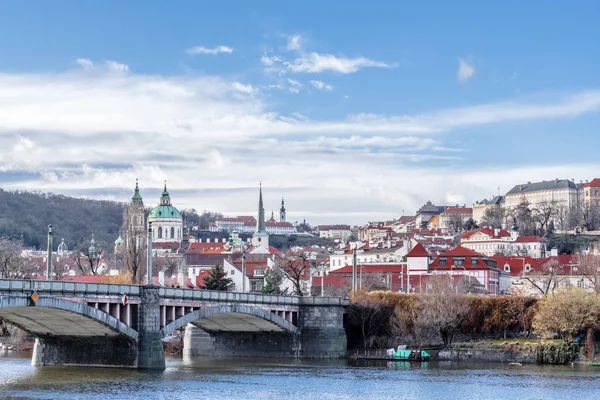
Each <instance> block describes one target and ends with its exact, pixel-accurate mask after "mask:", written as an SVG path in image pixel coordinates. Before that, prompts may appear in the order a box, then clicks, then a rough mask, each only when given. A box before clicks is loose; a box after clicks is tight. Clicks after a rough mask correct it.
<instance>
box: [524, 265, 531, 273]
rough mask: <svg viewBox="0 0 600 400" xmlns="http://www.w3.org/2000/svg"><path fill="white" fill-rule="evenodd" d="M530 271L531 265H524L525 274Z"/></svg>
mask: <svg viewBox="0 0 600 400" xmlns="http://www.w3.org/2000/svg"><path fill="white" fill-rule="evenodd" d="M529 271H531V265H529V264H525V272H529Z"/></svg>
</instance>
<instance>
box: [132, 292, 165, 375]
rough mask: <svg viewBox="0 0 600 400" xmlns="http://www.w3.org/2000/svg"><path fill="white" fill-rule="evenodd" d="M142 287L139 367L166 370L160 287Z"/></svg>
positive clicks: (139, 318) (139, 315)
mask: <svg viewBox="0 0 600 400" xmlns="http://www.w3.org/2000/svg"><path fill="white" fill-rule="evenodd" d="M140 289H141V293H140V296H141V298H142V302H141V304H140V307H139V313H138V332H139V337H138V354H137V359H138V361H137V367H138V368H139V369H155V370H164V369H165V368H166V366H165V352H164V350H163V345H162V338H163V337H162V333H161V332H160V296H159V287H154V286H143V287H141V288H140Z"/></svg>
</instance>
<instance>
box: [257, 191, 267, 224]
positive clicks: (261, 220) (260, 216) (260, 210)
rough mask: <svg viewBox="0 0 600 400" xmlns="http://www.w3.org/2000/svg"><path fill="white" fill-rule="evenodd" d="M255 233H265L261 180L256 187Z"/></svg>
mask: <svg viewBox="0 0 600 400" xmlns="http://www.w3.org/2000/svg"><path fill="white" fill-rule="evenodd" d="M256 233H266V229H265V209H264V207H263V198H262V182H261V183H260V186H259V189H258V221H257V222H256Z"/></svg>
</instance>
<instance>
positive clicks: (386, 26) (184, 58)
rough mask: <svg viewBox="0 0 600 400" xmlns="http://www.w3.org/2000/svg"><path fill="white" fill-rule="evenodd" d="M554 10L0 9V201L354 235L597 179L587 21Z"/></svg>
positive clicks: (102, 5)
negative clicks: (142, 197)
mask: <svg viewBox="0 0 600 400" xmlns="http://www.w3.org/2000/svg"><path fill="white" fill-rule="evenodd" d="M523 3H525V4H523ZM566 4H567V3H561V4H559V2H546V1H528V2H517V1H506V2H497V3H494V4H484V3H483V2H476V1H453V2H435V3H434V2H399V1H381V2H358V1H349V2H343V3H342V2H322V1H319V2H317V1H304V2H298V4H294V3H292V2H281V1H261V2H246V1H239V2H219V3H217V2H196V1H182V2H177V5H176V6H174V5H173V3H167V2H158V1H156V2H154V1H153V2H142V1H128V2H112V1H104V2H92V1H54V2H43V1H38V2H35V1H31V2H18V1H0V145H1V146H0V149H1V150H0V185H1V186H2V187H4V188H6V189H36V190H43V191H53V192H59V193H66V194H73V195H77V196H92V197H99V198H110V199H115V200H125V199H126V198H127V197H128V196H129V192H130V191H131V187H132V186H133V182H134V181H135V178H136V177H138V178H139V179H140V184H141V186H142V188H143V189H142V194H144V193H146V196H147V197H146V199H147V202H148V203H149V204H153V203H154V202H155V200H156V201H157V199H158V197H157V196H158V193H159V190H160V187H161V182H162V181H163V179H167V180H168V181H169V186H170V188H171V190H170V191H171V192H172V194H173V202H174V204H175V205H176V206H179V207H195V208H197V209H212V210H217V211H222V212H224V213H226V214H237V213H247V212H253V210H254V209H255V202H256V199H255V192H256V186H257V183H258V181H261V180H262V181H263V182H264V186H265V196H266V200H267V204H266V207H267V209H269V208H274V209H276V208H277V199H278V198H279V197H280V195H281V194H285V195H286V199H288V200H287V201H288V203H289V205H288V208H289V209H290V216H291V218H292V219H299V220H300V219H304V218H306V219H307V220H308V221H309V222H310V221H312V222H315V223H325V222H342V221H346V222H351V223H363V222H365V221H366V220H373V219H385V218H392V217H397V216H399V215H400V213H401V212H402V210H405V211H406V212H410V213H412V212H414V211H415V209H416V208H418V207H419V206H420V205H421V204H422V202H424V201H426V200H428V199H431V200H432V201H435V202H438V203H447V204H454V203H460V204H471V203H473V202H474V201H475V200H480V199H482V198H483V197H489V196H490V195H492V194H495V193H497V191H498V187H500V191H501V192H506V191H508V190H510V188H511V187H512V186H514V185H516V184H519V183H521V182H525V181H534V180H543V179H553V178H555V177H560V178H574V179H576V180H585V179H592V178H594V177H595V176H598V173H597V172H596V171H598V165H599V164H600V163H599V162H598V156H597V148H598V144H600V138H599V136H598V126H599V125H600V124H599V122H600V118H599V111H600V84H599V83H600V82H599V75H598V65H599V62H600V46H599V45H598V40H597V38H598V37H600V24H598V23H597V21H598V19H599V17H600V3H598V2H597V1H575V2H570V3H569V5H568V6H567V5H566ZM178 194H179V197H178ZM271 203H272V204H271Z"/></svg>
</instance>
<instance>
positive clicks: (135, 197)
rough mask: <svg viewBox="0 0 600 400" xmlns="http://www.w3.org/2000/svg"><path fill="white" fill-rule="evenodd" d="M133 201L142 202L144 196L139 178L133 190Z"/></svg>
mask: <svg viewBox="0 0 600 400" xmlns="http://www.w3.org/2000/svg"><path fill="white" fill-rule="evenodd" d="M131 201H132V202H133V203H141V202H142V196H141V195H140V187H139V185H138V180H137V178H135V190H134V192H133V197H132V198H131Z"/></svg>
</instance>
